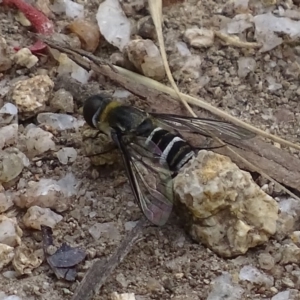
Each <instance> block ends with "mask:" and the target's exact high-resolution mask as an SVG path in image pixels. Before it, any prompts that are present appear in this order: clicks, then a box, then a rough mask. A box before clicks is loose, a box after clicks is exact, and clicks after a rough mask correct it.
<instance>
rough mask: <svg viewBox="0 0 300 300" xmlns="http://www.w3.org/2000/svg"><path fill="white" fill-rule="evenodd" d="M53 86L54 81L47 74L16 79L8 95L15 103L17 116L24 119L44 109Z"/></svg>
mask: <svg viewBox="0 0 300 300" xmlns="http://www.w3.org/2000/svg"><path fill="white" fill-rule="evenodd" d="M53 87H54V83H53V81H52V80H51V79H50V77H49V76H48V75H37V76H34V77H32V78H29V79H25V80H21V81H18V82H17V83H16V84H15V85H14V86H13V88H12V90H11V91H10V93H9V96H8V97H9V98H10V99H9V100H11V101H13V102H14V103H15V104H16V106H17V108H18V110H19V118H20V119H21V120H25V119H28V118H30V117H34V116H35V115H36V114H37V113H39V112H41V111H43V110H44V109H45V107H46V103H47V102H48V99H49V96H50V94H51V91H52V89H53Z"/></svg>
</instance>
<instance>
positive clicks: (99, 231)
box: [89, 222, 121, 241]
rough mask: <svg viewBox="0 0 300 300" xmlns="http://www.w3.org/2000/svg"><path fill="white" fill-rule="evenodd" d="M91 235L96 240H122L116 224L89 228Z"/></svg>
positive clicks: (104, 224)
mask: <svg viewBox="0 0 300 300" xmlns="http://www.w3.org/2000/svg"><path fill="white" fill-rule="evenodd" d="M89 233H90V235H91V236H92V237H93V238H94V239H95V240H99V239H100V238H104V239H107V240H113V241H119V240H120V238H121V235H120V232H119V230H118V228H117V226H116V223H115V222H107V223H95V224H94V225H93V226H92V227H90V228H89Z"/></svg>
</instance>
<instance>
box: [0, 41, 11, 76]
mask: <svg viewBox="0 0 300 300" xmlns="http://www.w3.org/2000/svg"><path fill="white" fill-rule="evenodd" d="M11 66H12V61H11V59H10V58H9V57H8V54H7V43H6V40H5V38H4V37H2V36H0V72H5V71H7V70H9V69H10V68H11Z"/></svg>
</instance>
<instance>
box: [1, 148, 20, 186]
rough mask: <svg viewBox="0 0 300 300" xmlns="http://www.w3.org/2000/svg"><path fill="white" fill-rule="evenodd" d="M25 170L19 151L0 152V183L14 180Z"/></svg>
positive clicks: (10, 149)
mask: <svg viewBox="0 0 300 300" xmlns="http://www.w3.org/2000/svg"><path fill="white" fill-rule="evenodd" d="M23 168H24V163H23V160H22V157H21V156H20V154H19V152H18V151H16V150H15V149H13V148H8V149H5V150H0V183H3V182H9V181H11V180H13V179H14V178H16V177H17V176H19V175H20V174H21V172H22V170H23Z"/></svg>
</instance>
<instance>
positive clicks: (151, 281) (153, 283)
mask: <svg viewBox="0 0 300 300" xmlns="http://www.w3.org/2000/svg"><path fill="white" fill-rule="evenodd" d="M147 289H148V291H149V292H151V293H153V292H163V291H164V287H163V286H162V285H161V283H160V282H159V281H158V280H157V279H155V278H152V277H150V278H148V279H147Z"/></svg>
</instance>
